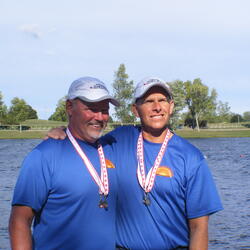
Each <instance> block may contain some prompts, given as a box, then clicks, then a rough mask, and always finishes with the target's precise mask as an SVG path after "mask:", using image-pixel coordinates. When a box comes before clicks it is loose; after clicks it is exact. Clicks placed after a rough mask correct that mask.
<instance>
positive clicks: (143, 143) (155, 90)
mask: <svg viewBox="0 0 250 250" xmlns="http://www.w3.org/2000/svg"><path fill="white" fill-rule="evenodd" d="M173 109H174V101H173V96H172V92H171V90H170V88H169V86H168V85H167V84H166V83H165V82H164V81H163V80H161V79H159V78H157V77H149V78H146V79H143V80H142V81H141V82H139V83H138V84H137V86H136V89H135V93H134V103H133V107H132V110H133V112H134V114H135V115H136V116H137V117H139V118H140V121H141V126H122V127H119V128H117V129H115V130H114V131H112V132H111V133H109V134H107V135H106V136H105V139H106V140H110V141H113V142H114V143H112V147H113V153H114V160H115V162H116V166H117V175H118V204H117V213H118V214H117V245H118V246H117V249H136V250H143V249H157V250H160V249H168V250H170V249H192V250H206V249H207V248H208V216H209V215H211V214H213V213H215V212H217V211H219V210H221V209H222V205H221V202H220V198H219V196H218V193H217V190H216V187H215V184H214V182H213V179H212V176H211V173H210V171H209V168H208V166H207V163H206V161H205V159H204V156H203V155H202V153H201V152H200V151H199V150H198V149H197V148H196V147H194V146H193V145H192V144H190V143H189V142H188V141H187V140H185V139H183V138H181V137H179V136H177V135H176V134H173V132H172V131H170V130H169V128H168V123H169V118H170V116H171V114H172V113H173ZM55 132H56V131H55ZM50 135H51V136H52V134H50Z"/></svg>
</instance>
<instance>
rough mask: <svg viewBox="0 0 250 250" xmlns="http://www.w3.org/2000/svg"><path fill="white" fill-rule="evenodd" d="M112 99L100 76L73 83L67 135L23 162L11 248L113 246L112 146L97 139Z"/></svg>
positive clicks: (44, 145) (12, 218)
mask: <svg viewBox="0 0 250 250" xmlns="http://www.w3.org/2000/svg"><path fill="white" fill-rule="evenodd" d="M110 102H111V103H112V104H114V105H118V102H117V101H116V100H115V99H114V98H113V97H112V96H110V95H109V92H108V90H107V88H106V86H105V84H104V83H103V82H101V81H100V80H98V79H96V78H92V77H83V78H80V79H77V80H76V81H74V82H73V83H72V85H71V86H70V88H69V92H68V96H67V102H66V111H67V114H68V117H69V125H68V128H67V131H66V133H67V135H68V136H67V138H66V139H64V140H54V139H49V140H46V141H43V142H42V143H41V144H39V145H38V146H37V147H36V148H35V149H34V150H32V152H31V153H29V154H28V156H27V157H26V158H25V160H24V162H23V164H22V168H21V172H20V175H19V177H18V180H17V183H16V187H15V191H14V197H13V201H12V212H11V216H10V223H9V231H10V240H11V247H12V249H14V250H16V249H25V250H29V249H44V250H45V249H46V250H47V249H72V250H77V249H79V250H82V249H107V250H110V249H114V248H115V210H116V177H115V176H116V175H115V173H114V165H113V164H112V161H110V159H111V158H110V146H109V145H106V144H102V143H101V142H99V141H98V139H99V138H100V137H101V135H102V132H103V130H104V129H105V127H106V125H107V122H108V119H109V103H110ZM104 153H105V154H104ZM107 159H109V160H107ZM32 222H33V223H34V224H33V232H32V230H31V225H32Z"/></svg>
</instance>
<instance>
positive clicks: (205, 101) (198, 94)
mask: <svg viewBox="0 0 250 250" xmlns="http://www.w3.org/2000/svg"><path fill="white" fill-rule="evenodd" d="M184 86H185V98H186V104H187V106H188V109H189V112H190V115H191V117H192V119H193V120H194V121H195V124H196V127H197V129H198V131H199V130H200V128H199V120H201V119H202V117H205V116H209V115H211V114H212V113H214V111H215V109H216V98H217V93H216V91H215V89H212V91H211V95H209V88H208V87H207V86H206V85H204V84H203V83H202V81H201V79H199V78H197V79H194V81H193V82H191V81H186V82H184ZM194 127H195V126H193V128H194Z"/></svg>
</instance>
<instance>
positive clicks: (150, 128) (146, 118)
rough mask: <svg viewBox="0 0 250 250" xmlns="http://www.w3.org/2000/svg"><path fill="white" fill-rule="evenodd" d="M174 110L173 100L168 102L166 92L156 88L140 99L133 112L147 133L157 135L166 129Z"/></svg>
mask: <svg viewBox="0 0 250 250" xmlns="http://www.w3.org/2000/svg"><path fill="white" fill-rule="evenodd" d="M173 108H174V102H173V100H168V95H167V93H166V92H165V90H164V89H163V88H161V87H157V86H156V87H152V88H151V89H150V90H149V91H148V92H147V93H146V94H145V95H144V96H143V97H142V98H140V99H139V100H138V101H137V102H136V104H134V105H133V108H132V110H133V112H134V114H135V115H136V116H137V117H139V118H140V120H141V123H142V126H143V129H144V130H145V131H147V132H149V133H156V132H160V131H163V130H164V129H166V127H167V124H168V121H169V118H170V116H171V114H172V113H173Z"/></svg>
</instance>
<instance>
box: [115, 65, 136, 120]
mask: <svg viewBox="0 0 250 250" xmlns="http://www.w3.org/2000/svg"><path fill="white" fill-rule="evenodd" d="M112 86H113V90H114V97H115V98H116V99H117V100H119V102H120V106H119V107H115V117H116V118H117V119H118V121H120V122H123V123H129V122H134V121H135V116H134V115H133V114H132V112H131V103H132V98H133V91H134V86H133V81H128V75H127V74H126V68H125V65H124V64H121V65H120V66H119V68H118V70H117V71H116V72H115V80H114V82H113V85H112Z"/></svg>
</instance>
